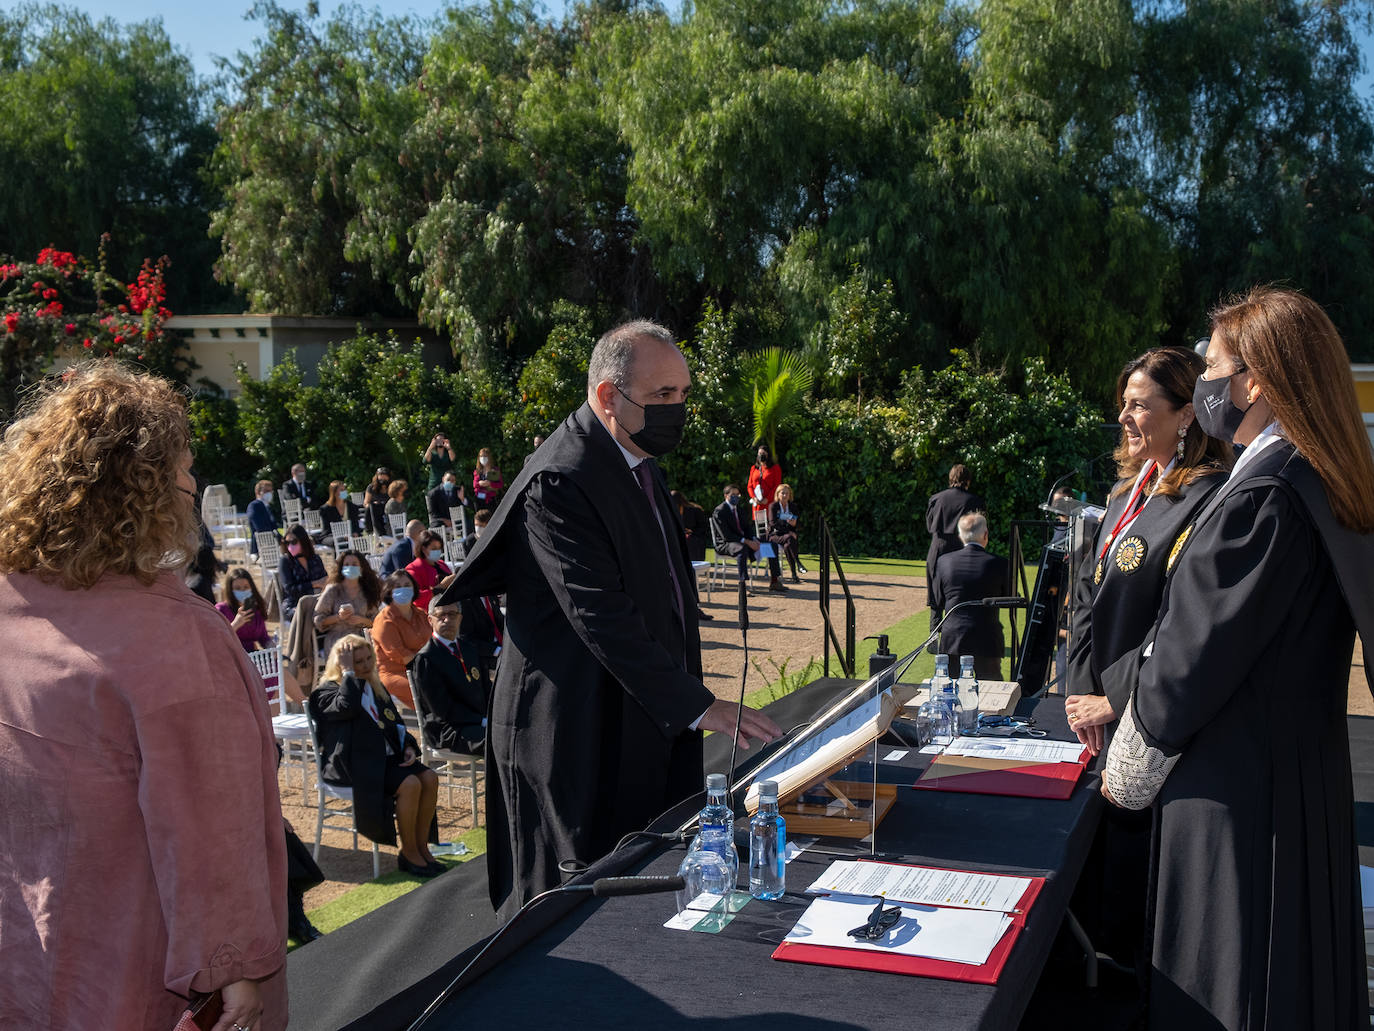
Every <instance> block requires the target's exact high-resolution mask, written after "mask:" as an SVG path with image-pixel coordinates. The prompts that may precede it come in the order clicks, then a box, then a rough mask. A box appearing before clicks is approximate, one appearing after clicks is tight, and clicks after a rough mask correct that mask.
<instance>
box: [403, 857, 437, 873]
mask: <svg viewBox="0 0 1374 1031" xmlns="http://www.w3.org/2000/svg"><path fill="white" fill-rule="evenodd" d="M396 869H398V870H400V871H401V873H408V874H410V875H411V876H412V877H437V876H438V875H439V874H440V873H442V872H443V870H442V868H441V869H440V870H438V871H434V870H431V869H430V867H429V864H427V863H426V864H424V865H422V866H416V865H415V864H414V863H412V862H411V861H410V860H409V859H407V858H406V857H405V856H401V855H398V856H397V857H396Z"/></svg>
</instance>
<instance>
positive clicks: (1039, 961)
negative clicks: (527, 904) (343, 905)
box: [426, 680, 1101, 1031]
mask: <svg viewBox="0 0 1374 1031" xmlns="http://www.w3.org/2000/svg"><path fill="white" fill-rule="evenodd" d="M849 684H850V682H843V681H833V680H832V681H820V682H817V683H816V684H813V685H810V686H809V687H808V688H807V689H805V690H804V692H798V693H797V694H796V695H793V696H790V697H789V698H788V699H784V702H785V703H786V704H785V705H784V704H783V703H776V705H775V706H773V707H770V708H769V713H770V715H772V716H773V718H774V719H775V720H778V721H779V722H781V723H782V724H783V725H784V726H790V725H792V724H794V723H797V722H801V721H802V720H804V719H806V718H809V717H810V716H811V715H812V714H813V713H815V712H816V711H817V709H818V708H820V707H821V706H822V705H824V704H825V703H826V700H827V699H829V698H831V697H834V696H836V695H837V694H838V693H839V692H840V691H842V690H843V689H845V688H846V687H848V686H849ZM1018 711H1021V712H1028V713H1029V712H1033V713H1034V715H1035V716H1036V718H1037V719H1038V720H1039V721H1040V725H1041V726H1042V727H1044V728H1045V729H1047V730H1049V731H1050V736H1051V737H1058V738H1062V739H1065V740H1067V739H1070V738H1071V735H1070V734H1069V732H1068V727H1067V723H1066V722H1065V721H1064V714H1063V702H1062V699H1058V698H1050V699H1041V700H1038V701H1032V702H1025V703H1023V704H1022V706H1021V707H1020V709H1019V710H1018ZM722 745H723V746H724V747H725V749H726V750H727V751H728V742H721V743H720V744H717V743H716V742H715V741H713V742H712V747H713V750H714V749H718V748H720V747H721V746H722ZM927 761H928V757H920V758H919V760H918V759H917V758H916V756H915V753H912V754H910V755H908V757H907V758H906V759H905V760H904V762H906V763H907V764H909V765H907V766H906V767H905V768H899V767H897V766H893V765H889V764H884V766H883V771H884V772H883V779H884V780H891V781H896V782H901V783H904V784H910V783H912V782H913V781H914V780H915V777H916V774H917V773H918V772H919V767H920V766H923V765H924V764H925V762H927ZM717 763H718V766H717V768H719V766H720V765H724V762H723V760H721V759H720V757H719V755H717ZM707 765H708V768H709V767H710V766H711V765H712V763H711V762H710V761H709V760H708V764H707ZM1097 783H1098V781H1097V777H1096V775H1095V774H1092V773H1089V774H1087V775H1085V776H1084V777H1083V778H1082V780H1081V781H1080V783H1079V785H1078V788H1077V789H1076V790H1075V792H1074V794H1073V796H1072V797H1071V798H1070V799H1068V800H1065V801H1048V800H1039V799H1025V798H1003V797H997V796H989V795H967V794H957V793H953V792H934V791H916V790H914V789H907V788H904V789H902V790H901V791H899V795H898V799H897V804H896V805H895V806H894V808H893V810H892V812H891V813H890V814H889V815H888V817H887V819H886V821H885V822H884V823H883V824H882V825H881V827H880V828H879V830H878V835H877V847H878V849H879V850H880V851H881V852H884V853H887V854H888V855H896V856H901V857H903V858H904V859H907V860H909V861H911V862H916V863H925V864H931V865H936V866H951V867H956V868H962V869H970V870H989V871H995V872H1000V873H1014V874H1029V875H1038V876H1044V877H1046V878H1047V882H1046V885H1045V888H1044V890H1043V891H1042V893H1041V895H1040V898H1039V899H1038V900H1037V902H1036V905H1035V907H1034V908H1033V909H1032V911H1031V913H1030V916H1029V918H1028V920H1027V924H1026V927H1025V929H1024V930H1023V931H1022V933H1021V936H1020V938H1019V939H1018V941H1017V943H1016V947H1015V948H1014V949H1013V951H1012V954H1011V957H1010V958H1009V960H1008V962H1007V966H1006V968H1005V969H1004V971H1003V973H1002V977H1001V978H1000V980H999V983H998V984H997V985H974V984H966V983H960V982H954V981H940V980H933V979H927V978H919V977H905V976H901V975H896V974H879V973H873V972H869V971H859V970H840V969H834V968H829V967H818V966H811V965H806V964H796V963H782V962H777V961H775V960H773V959H772V958H771V953H772V952H773V949H774V948H775V947H776V945H777V943H778V942H779V941H780V940H781V939H782V936H783V935H784V934H786V933H787V931H788V930H789V929H790V928H791V926H792V925H793V923H795V922H796V920H797V918H798V917H799V916H800V915H801V913H802V910H803V908H804V905H805V904H804V903H803V902H800V901H797V902H781V903H761V902H757V901H752V902H750V903H749V904H748V905H747V906H746V907H745V908H744V910H743V911H742V912H741V913H740V914H738V915H737V916H736V917H735V919H734V921H733V922H732V923H731V924H730V925H729V926H728V927H727V928H725V930H723V931H722V932H721V933H719V934H714V935H712V934H705V933H697V932H684V931H670V930H666V929H664V928H663V927H662V924H663V922H664V921H665V920H667V919H668V918H669V917H670V916H672V915H673V912H674V902H673V897H672V895H657V896H641V897H634V898H619V899H607V900H604V901H603V900H598V901H596V902H594V903H592V904H588V905H585V906H582V907H580V908H579V909H577V910H576V911H574V912H572V913H571V914H570V915H568V916H566V917H564V918H563V919H562V920H561V921H559V922H558V923H556V924H555V925H554V926H552V927H549V928H548V929H547V930H545V931H543V932H542V933H541V934H539V935H538V936H537V937H536V938H535V939H534V940H533V941H532V942H531V943H530V944H529V945H528V946H526V947H525V948H523V949H522V950H520V951H519V952H516V953H515V954H513V955H510V956H508V957H507V958H506V959H504V961H503V962H502V963H501V964H500V965H499V966H498V967H497V968H496V969H494V970H493V971H491V972H490V973H488V974H487V975H486V976H485V977H483V978H482V979H481V980H479V981H477V982H476V983H475V984H472V985H471V986H469V987H467V988H465V989H464V990H462V991H461V992H459V993H458V994H457V995H455V996H454V997H453V998H452V1000H451V1001H450V1002H449V1003H447V1004H446V1005H445V1007H444V1008H443V1009H441V1010H440V1011H439V1012H438V1013H437V1014H436V1015H435V1016H434V1017H433V1018H432V1019H431V1021H430V1023H429V1024H428V1025H426V1026H427V1028H432V1029H435V1031H438V1029H443V1028H459V1027H464V1028H470V1027H473V1026H482V1025H483V1024H491V1023H499V1024H500V1025H501V1026H508V1027H526V1026H536V1025H541V1026H542V1025H548V1024H553V1025H558V1026H562V1027H599V1028H617V1027H626V1028H629V1027H634V1028H642V1027H662V1026H671V1027H688V1026H691V1025H693V1024H694V1023H696V1022H698V1021H700V1022H708V1021H709V1022H710V1023H711V1024H712V1026H715V1027H720V1026H725V1027H730V1026H732V1025H733V1024H734V1023H735V1022H738V1023H739V1025H740V1026H741V1027H742V1026H744V1024H745V1022H748V1023H749V1024H750V1026H751V1027H755V1028H757V1027H759V1026H772V1024H773V1021H774V1020H776V1021H779V1022H781V1021H785V1022H786V1023H787V1025H788V1026H790V1027H795V1028H802V1029H807V1028H821V1027H826V1028H843V1027H855V1028H891V1027H904V1026H907V1025H909V1024H911V1023H912V1022H919V1023H920V1024H922V1025H924V1026H932V1027H940V1028H989V1029H1005V1028H1011V1027H1015V1026H1016V1023H1017V1020H1018V1019H1019V1017H1020V1015H1021V1012H1022V1011H1023V1009H1024V1007H1025V1004H1026V1001H1027V999H1028V998H1029V997H1030V994H1031V991H1032V990H1033V988H1034V985H1035V982H1036V979H1037V978H1038V976H1039V974H1040V970H1041V968H1042V966H1043V965H1044V961H1045V958H1046V956H1047V954H1048V952H1049V949H1050V945H1051V943H1052V942H1053V939H1054V936H1055V934H1056V932H1057V931H1058V929H1059V926H1060V923H1061V921H1062V919H1063V916H1064V911H1065V908H1066V906H1067V904H1068V898H1069V895H1070V894H1071V892H1072V889H1073V885H1074V882H1075V880H1076V879H1077V876H1078V873H1079V869H1080V868H1081V866H1082V863H1083V860H1084V858H1085V857H1086V855H1087V852H1088V848H1089V845H1090V843H1091V840H1092V836H1093V832H1094V829H1095V827H1096V824H1097V820H1098V816H1099V813H1100V806H1101V798H1100V796H1099V795H1098V793H1097ZM683 854H684V849H683V848H682V847H678V848H676V849H672V850H670V851H668V852H666V853H661V854H659V855H656V856H653V857H651V858H650V859H648V860H647V861H646V862H644V863H641V864H639V866H640V867H642V869H643V872H646V873H672V872H674V871H675V870H676V868H677V865H678V863H679V862H680V861H681V859H682V856H683ZM833 858H834V857H833V856H828V855H816V854H814V853H812V852H810V851H808V852H805V853H803V854H802V855H801V856H800V857H798V858H797V859H796V860H794V861H793V862H792V863H791V864H790V865H789V866H788V870H787V886H788V890H789V892H799V891H801V890H802V889H804V888H805V887H806V886H807V885H808V884H810V883H811V881H813V880H814V879H815V878H816V877H817V876H818V875H819V874H820V873H821V872H823V871H824V870H825V868H826V867H827V866H828V865H829V863H830V862H831V861H832V860H833ZM760 1021H765V1022H767V1024H762V1025H761V1024H760Z"/></svg>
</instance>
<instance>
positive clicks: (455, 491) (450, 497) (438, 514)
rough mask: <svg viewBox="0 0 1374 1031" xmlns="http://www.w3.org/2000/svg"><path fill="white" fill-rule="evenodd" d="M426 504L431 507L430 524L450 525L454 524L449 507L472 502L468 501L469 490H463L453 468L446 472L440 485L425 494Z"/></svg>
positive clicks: (462, 506)
mask: <svg viewBox="0 0 1374 1031" xmlns="http://www.w3.org/2000/svg"><path fill="white" fill-rule="evenodd" d="M425 504H426V506H427V507H428V508H429V525H430V526H441V525H442V526H448V527H452V526H453V519H452V518H451V517H450V516H449V509H451V508H470V507H471V506H472V502H470V501H468V498H467V492H466V491H464V490H463V485H462V484H461V483H459V482H458V477H457V475H456V474H455V473H454V471H453V470H452V469H450V470H449V471H448V472H446V473H444V478H443V479H442V480H440V481H439V486H437V487H435V488H434V489H433V490H432V491H430V492H429V493H428V494H426V495H425ZM460 529H461V527H460Z"/></svg>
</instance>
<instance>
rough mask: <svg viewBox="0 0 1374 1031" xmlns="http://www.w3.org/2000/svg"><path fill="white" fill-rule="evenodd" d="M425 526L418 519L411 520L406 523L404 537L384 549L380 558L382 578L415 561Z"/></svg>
mask: <svg viewBox="0 0 1374 1031" xmlns="http://www.w3.org/2000/svg"><path fill="white" fill-rule="evenodd" d="M426 529H427V528H426V526H425V524H424V523H422V522H420V520H418V519H412V520H411V521H410V522H408V523H406V532H405V536H404V537H402V538H400V539H399V540H398V541H396V543H395V544H393V545H392V546H391V547H389V548H387V549H386V553H385V554H384V555H383V556H382V569H381V573H382V576H390V575H391V574H392V573H394V572H396V570H398V569H404V568H405V567H406V566H408V565H410V563H411V562H413V561H414V560H415V556H416V555H418V554H419V551H418V550H417V548H418V547H419V544H420V537H421V536H423V534H424V532H425V530H426Z"/></svg>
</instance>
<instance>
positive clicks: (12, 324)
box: [5, 312, 19, 333]
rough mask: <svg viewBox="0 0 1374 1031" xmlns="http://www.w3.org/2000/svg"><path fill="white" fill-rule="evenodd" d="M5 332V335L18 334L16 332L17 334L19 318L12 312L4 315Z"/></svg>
mask: <svg viewBox="0 0 1374 1031" xmlns="http://www.w3.org/2000/svg"><path fill="white" fill-rule="evenodd" d="M5 332H7V333H18V332H19V316H18V315H16V314H15V313H14V312H8V313H7V314H6V315H5Z"/></svg>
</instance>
